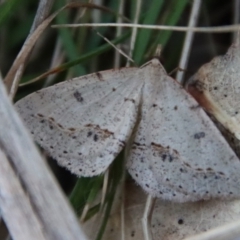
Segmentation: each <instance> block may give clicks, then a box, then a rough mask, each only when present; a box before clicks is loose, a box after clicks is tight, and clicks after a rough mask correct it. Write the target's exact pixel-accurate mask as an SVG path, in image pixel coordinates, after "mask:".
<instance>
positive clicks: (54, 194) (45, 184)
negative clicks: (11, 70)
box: [0, 81, 86, 240]
mask: <svg viewBox="0 0 240 240" xmlns="http://www.w3.org/2000/svg"><path fill="white" fill-rule="evenodd" d="M0 115H1V118H0V146H1V149H2V150H3V151H4V153H5V154H6V155H7V156H8V159H9V163H10V164H11V166H13V168H14V170H15V174H16V175H17V174H18V175H19V180H20V181H21V184H22V186H24V189H25V191H26V192H27V194H28V199H29V202H31V205H32V206H33V209H34V211H35V212H36V214H37V215H38V219H39V221H41V227H42V229H43V230H44V234H45V236H46V239H49V240H54V239H58V240H65V239H76V240H77V239H86V237H85V235H84V234H83V232H82V231H81V229H80V227H79V225H78V221H77V219H76V217H75V215H74V214H73V212H72V210H71V209H70V207H69V205H68V202H67V201H66V199H65V197H64V195H63V193H62V192H61V190H60V188H59V187H58V185H57V182H56V180H55V179H54V177H53V175H52V174H51V172H50V170H49V169H48V166H47V165H46V163H45V161H44V160H43V159H42V158H41V156H40V154H39V152H38V151H37V149H36V146H35V145H34V143H33V141H32V139H31V137H30V135H29V134H28V132H27V130H26V129H25V126H24V124H23V123H22V121H21V119H20V118H19V116H18V115H17V113H16V112H15V110H14V107H13V106H12V104H11V103H10V101H9V98H8V96H7V93H6V90H5V89H4V85H3V83H2V82H1V81H0ZM2 160H4V159H2ZM1 169H2V165H1ZM3 177H4V176H3V175H2V174H0V179H1V180H0V182H3ZM8 183H9V184H11V182H10V181H8ZM0 189H1V191H0V193H1V194H2V191H3V189H4V188H3V186H1V188H0ZM10 194H11V196H12V197H13V199H15V198H18V195H15V194H16V192H11V193H10ZM1 197H2V196H1ZM3 207H4V205H1V208H2V209H1V211H2V212H6V209H3ZM5 216H6V215H5ZM5 216H4V217H5ZM21 221H23V220H21ZM8 223H9V222H8ZM11 224H12V223H11ZM31 226H32V225H29V227H31ZM11 229H12V228H10V230H11ZM15 239H18V238H15ZM31 239H35V238H31ZM39 239H40V238H39ZM26 240H30V239H29V238H28V239H26Z"/></svg>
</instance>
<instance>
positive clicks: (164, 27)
mask: <svg viewBox="0 0 240 240" xmlns="http://www.w3.org/2000/svg"><path fill="white" fill-rule="evenodd" d="M52 27H53V28H64V27H67V28H76V27H128V28H133V27H135V28H142V29H155V30H166V31H178V32H186V31H189V30H190V31H193V32H200V33H223V32H234V31H238V30H239V28H240V24H236V25H226V26H217V27H191V28H189V27H177V26H167V25H144V24H133V23H132V24H131V23H75V24H58V25H52Z"/></svg>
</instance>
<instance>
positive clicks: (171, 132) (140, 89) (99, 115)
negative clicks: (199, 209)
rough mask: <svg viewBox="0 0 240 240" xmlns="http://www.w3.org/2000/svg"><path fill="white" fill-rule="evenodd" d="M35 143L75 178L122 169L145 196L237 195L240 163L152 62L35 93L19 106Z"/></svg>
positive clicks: (196, 197)
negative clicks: (121, 159)
mask: <svg viewBox="0 0 240 240" xmlns="http://www.w3.org/2000/svg"><path fill="white" fill-rule="evenodd" d="M16 108H17V110H18V111H19V112H20V114H21V115H22V116H23V118H24V120H25V122H26V123H27V126H28V127H29V128H30V131H31V132H32V134H33V136H34V138H35V140H36V141H37V142H38V143H39V144H40V145H42V146H43V148H44V149H46V150H47V151H48V152H49V153H50V154H51V155H52V156H53V157H54V158H55V159H56V160H57V161H58V163H59V164H60V165H62V166H65V167H67V168H68V169H69V170H70V171H72V172H73V173H75V174H77V175H78V176H93V175H97V174H100V173H102V172H104V171H105V170H106V168H107V167H108V166H109V164H110V163H111V162H112V161H113V160H114V158H115V157H116V155H117V154H118V153H119V152H120V151H121V150H122V149H123V148H124V146H126V147H127V149H126V151H127V154H126V156H127V159H126V164H127V169H128V170H129V173H130V174H131V175H132V177H133V178H134V179H135V180H136V182H137V183H138V184H139V185H141V187H142V188H143V189H144V190H145V191H146V192H148V193H149V194H151V195H153V196H156V197H160V198H163V199H167V200H172V201H177V202H186V201H197V200H202V199H209V198H216V197H219V198H227V197H229V196H233V197H236V196H240V184H239V179H240V178H239V172H240V162H239V160H238V158H237V157H236V155H235V153H234V152H233V150H232V149H231V148H230V147H229V145H228V143H227V142H226V141H225V139H224V138H223V137H222V135H221V134H220V132H219V131H218V129H217V128H216V127H215V125H214V124H213V123H212V121H211V120H210V119H209V118H208V116H207V115H206V113H205V112H204V111H203V110H202V109H201V107H200V106H199V105H198V104H197V102H196V101H195V100H194V99H193V98H192V97H191V96H190V95H189V94H188V93H187V92H186V91H185V90H184V89H183V88H182V87H181V86H180V85H179V84H178V83H177V82H176V81H175V80H173V79H172V78H170V77H168V76H167V74H166V72H165V70H164V68H163V67H162V65H161V64H160V62H159V61H158V60H157V59H153V60H152V61H150V62H148V63H146V64H145V65H144V66H142V67H141V68H138V69H136V68H123V69H121V70H108V71H104V72H99V73H95V74H90V75H87V76H84V77H80V78H76V79H73V80H70V81H67V82H64V83H60V84H57V85H55V86H52V87H49V88H47V89H43V90H41V91H39V92H36V93H33V94H31V95H30V96H27V97H26V98H24V99H22V100H20V101H19V102H18V103H17V104H16Z"/></svg>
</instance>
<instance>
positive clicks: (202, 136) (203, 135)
mask: <svg viewBox="0 0 240 240" xmlns="http://www.w3.org/2000/svg"><path fill="white" fill-rule="evenodd" d="M205 135H206V134H205V132H199V133H195V134H194V136H193V137H194V138H195V139H200V138H204V137H205Z"/></svg>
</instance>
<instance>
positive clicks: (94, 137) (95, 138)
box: [93, 134, 98, 142]
mask: <svg viewBox="0 0 240 240" xmlns="http://www.w3.org/2000/svg"><path fill="white" fill-rule="evenodd" d="M93 140H94V141H95V142H97V140H98V135H97V134H94V136H93Z"/></svg>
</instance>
